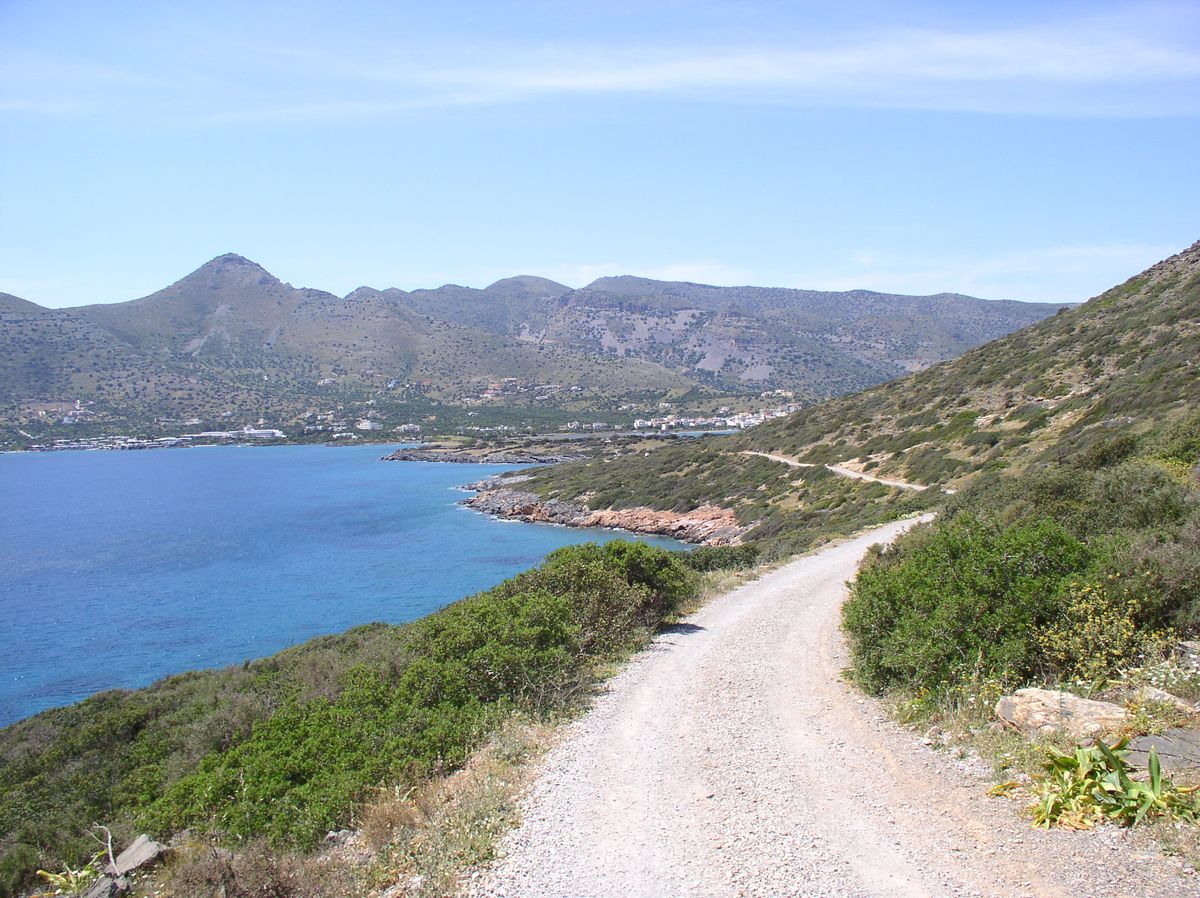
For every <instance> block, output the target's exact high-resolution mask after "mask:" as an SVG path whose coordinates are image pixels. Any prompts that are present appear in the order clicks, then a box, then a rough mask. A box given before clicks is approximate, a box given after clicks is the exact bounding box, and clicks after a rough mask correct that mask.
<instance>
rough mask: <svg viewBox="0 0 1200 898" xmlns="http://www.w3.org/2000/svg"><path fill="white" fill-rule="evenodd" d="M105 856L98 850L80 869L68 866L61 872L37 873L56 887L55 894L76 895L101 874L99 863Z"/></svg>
mask: <svg viewBox="0 0 1200 898" xmlns="http://www.w3.org/2000/svg"><path fill="white" fill-rule="evenodd" d="M102 857H104V852H103V851H98V852H96V854H94V855H93V856H92V859H91V860H90V861H88V862H87V863H86V864H84V865H83V866H82V867H80V868H79V869H78V870H72V869H71V868H70V867H66V868H65V869H64V870H63V871H62V872H61V873H50V872H49V871H47V870H38V871H37V875H38V876H40V877H41V878H42V879H44V880H45V881H46V883H47V884H48V885H49V886H50V887H51V888H52V889H54V891H53V892H52V893H51V894H53V895H74V894H76V893H78V892H82V891H83V890H84V889H86V888H87V887H88V886H90V885H91V884H92V883H93V882H95V880H96V878H97V877H98V876H99V875H100V868H99V866H98V865H99V863H100V859H101V858H102Z"/></svg>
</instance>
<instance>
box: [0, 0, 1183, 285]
mask: <svg viewBox="0 0 1200 898" xmlns="http://www.w3.org/2000/svg"><path fill="white" fill-rule="evenodd" d="M1198 159H1200V4H1196V3H1194V2H1189V3H1170V2H1168V3H1108V2H1105V0H1093V2H1078V3H1076V2H1061V3H1046V2H1044V0H1041V2H1025V0H1010V2H1007V3H1004V4H997V3H990V2H989V3H983V2H979V3H968V2H953V3H951V2H919V3H918V2H913V3H904V4H901V3H895V2H866V3H860V2H854V0H846V2H839V3H836V4H834V3H829V2H827V0H822V2H807V0H794V2H765V0H743V2H736V3H721V2H712V3H710V2H704V0H691V2H673V0H638V2H626V0H603V2H594V3H593V2H582V0H579V2H569V0H561V2H549V0H528V2H521V3H517V2H507V3H502V2H492V3H479V2H454V0H447V2H443V3H438V4H434V3H428V2H413V0H394V2H379V3H375V2H354V0H343V2H340V3H338V4H332V3H308V2H304V0H290V2H285V3H273V2H270V0H263V2H255V3H221V2H204V0H196V2H191V3H186V4H183V3H169V2H156V3H149V2H139V3H128V2H120V0H107V2H104V3H98V2H58V0H0V291H4V292H8V293H13V294H15V295H18V296H21V297H24V298H26V299H29V300H32V301H34V302H37V303H40V304H42V305H46V306H56V307H57V306H71V305H82V304H85V303H93V302H114V301H122V300H128V299H133V298H135V297H138V296H143V295H146V294H149V293H151V292H153V291H155V290H158V289H160V288H162V287H164V286H166V285H167V284H169V283H171V282H173V281H175V280H178V279H179V278H181V277H183V276H184V275H186V274H187V273H188V272H190V271H192V270H194V269H195V268H197V267H199V266H200V265H202V264H203V263H204V262H206V261H207V260H209V259H211V258H213V257H214V256H217V255H220V254H222V253H226V252H236V253H239V254H241V255H243V256H246V257H248V258H250V259H253V260H254V261H256V262H258V263H260V264H262V265H263V266H264V267H266V268H267V269H268V270H270V271H271V272H272V273H274V274H275V275H277V276H278V277H280V278H281V279H283V280H285V281H288V282H290V283H292V284H295V285H296V286H305V287H316V288H320V289H324V290H329V291H331V292H334V293H337V294H339V295H344V294H346V293H348V292H349V291H351V290H353V289H354V288H355V287H358V286H362V285H368V286H373V287H377V288H385V287H400V288H403V289H413V288H417V287H434V286H438V285H440V284H443V283H458V284H465V285H468V286H475V287H482V286H485V285H487V284H488V283H491V282H492V281H495V280H498V279H500V278H503V277H508V276H511V275H516V274H536V275H541V276H544V277H549V278H553V279H555V280H557V281H561V282H562V283H565V284H567V285H569V286H572V287H578V286H582V285H584V284H586V283H588V282H590V281H591V280H593V279H595V278H597V277H601V276H605V275H617V274H636V275H642V276H646V277H655V278H664V279H672V280H691V281H698V282H703V283H715V284H756V285H761V286H784V287H800V288H810V289H831V290H842V289H856V288H865V289H874V290H880V291H886V292H900V293H915V294H925V293H937V292H943V291H953V292H960V293H968V294H971V295H975V296H982V297H985V298H989V299H1020V300H1031V301H1033V300H1036V301H1048V302H1064V301H1067V302H1069V301H1081V300H1084V299H1087V298H1088V297H1090V296H1092V295H1095V294H1097V293H1099V292H1101V291H1103V290H1104V289H1106V288H1108V287H1110V286H1112V285H1114V284H1116V283H1119V282H1121V281H1123V280H1125V279H1126V278H1128V277H1130V276H1132V275H1134V274H1136V273H1137V272H1139V271H1140V270H1142V269H1143V268H1145V267H1147V266H1148V265H1150V264H1152V263H1154V262H1155V261H1158V260H1159V259H1161V258H1164V257H1166V256H1168V255H1170V254H1172V253H1174V252H1178V251H1179V250H1181V249H1183V248H1185V247H1187V246H1189V245H1190V244H1191V243H1193V242H1195V241H1196V240H1197V239H1200V176H1198V175H1197V165H1196V161H1197V160H1198Z"/></svg>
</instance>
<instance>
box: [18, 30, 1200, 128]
mask: <svg viewBox="0 0 1200 898" xmlns="http://www.w3.org/2000/svg"><path fill="white" fill-rule="evenodd" d="M1123 24H1127V23H1125V22H1118V23H1114V22H1113V21H1108V20H1106V21H1100V20H1096V21H1087V20H1083V21H1074V22H1059V23H1057V24H1055V25H1054V26H1043V27H1037V28H1021V29H992V30H976V31H957V32H955V31H945V30H931V29H911V28H910V29H892V30H886V31H877V32H874V33H860V34H858V35H855V36H852V37H845V36H842V37H836V38H834V37H825V38H822V39H821V40H820V41H819V42H818V41H815V40H814V41H812V42H811V44H810V45H808V46H803V45H799V46H796V45H787V46H784V45H782V44H781V43H780V42H774V43H772V42H769V41H768V42H764V43H758V44H755V45H749V46H747V45H743V46H741V47H736V48H729V47H727V46H692V47H680V46H666V47H664V46H660V45H654V46H643V47H640V48H639V47H631V46H612V45H605V46H587V45H576V46H561V45H560V46H554V47H551V48H544V47H522V48H513V47H511V46H504V47H489V46H482V47H475V48H472V49H471V50H470V51H468V50H466V49H463V48H458V49H457V50H455V49H454V48H446V47H438V48H428V49H427V50H426V51H425V52H424V53H422V52H420V51H417V52H411V53H409V52H405V53H400V52H391V53H377V52H366V51H365V50H364V51H362V52H342V53H339V54H329V53H325V54H320V53H314V52H312V51H311V50H310V49H308V48H303V47H295V48H289V47H277V48H274V52H265V51H264V52H262V53H258V54H255V55H254V56H253V57H248V56H244V55H242V54H240V53H239V54H232V62H233V64H232V65H228V63H229V62H230V61H231V60H230V58H229V57H230V55H231V54H228V53H224V54H222V53H221V52H219V51H220V50H221V49H222V48H216V49H213V48H210V49H211V50H212V52H210V53H208V54H207V55H205V53H204V52H203V48H201V49H200V51H198V53H197V55H196V56H194V57H191V58H183V59H180V60H176V61H173V62H171V63H170V64H169V65H168V66H167V71H166V72H156V74H155V77H154V78H153V79H150V80H149V81H147V79H146V78H145V77H143V76H142V75H141V74H140V73H139V72H138V71H135V70H132V69H131V71H129V72H121V71H112V70H111V69H109V68H107V67H106V68H105V69H104V70H102V71H100V72H97V71H94V70H92V69H91V68H89V67H88V66H87V65H86V64H82V63H79V62H77V61H64V62H63V63H62V64H61V65H58V66H56V65H54V64H53V63H52V62H50V61H48V60H45V59H37V60H30V59H21V58H20V57H19V56H18V57H11V56H10V58H9V60H8V62H6V63H3V64H0V108H7V109H9V110H15V109H20V110H25V111H31V110H37V109H41V110H42V111H44V112H45V113H46V114H63V113H64V112H71V111H77V110H78V109H79V108H80V107H81V106H84V105H89V104H90V106H91V107H92V108H93V109H95V111H102V110H104V109H107V108H110V107H113V106H132V107H135V108H137V107H155V106H157V107H170V109H171V110H174V111H173V112H171V113H170V116H171V117H176V118H183V119H187V120H192V121H202V122H212V121H218V120H237V119H239V118H251V117H262V116H266V117H270V118H273V119H295V120H309V119H312V120H336V119H341V118H364V117H368V118H369V117H386V116H396V115H402V114H405V113H407V112H411V111H412V110H416V109H425V108H430V107H442V106H445V107H450V106H461V105H465V104H474V105H489V104H502V103H513V102H522V101H529V100H536V99H539V98H549V97H557V96H600V95H659V96H680V97H686V98H689V99H709V98H711V99H719V100H723V101H730V100H732V101H738V100H745V101H770V102H785V103H795V104H820V105H836V104H842V105H851V106H882V107H896V108H927V109H947V110H975V111H981V112H993V113H1053V114H1072V115H1080V114H1083V115H1146V114H1150V115H1192V114H1197V113H1200V50H1198V49H1197V46H1196V43H1195V42H1194V41H1189V40H1188V39H1187V27H1191V25H1192V23H1191V22H1190V20H1189V21H1188V22H1187V23H1185V24H1186V25H1187V27H1185V28H1184V30H1183V33H1182V34H1181V35H1176V36H1170V35H1168V36H1163V34H1162V33H1150V32H1144V33H1139V32H1138V31H1137V30H1136V29H1130V28H1125V27H1118V26H1119V25H1123ZM1161 31H1162V29H1161V28H1160V32H1161ZM218 59H219V60H220V61H221V63H222V65H220V66H217V65H215V61H216V60H218ZM361 60H369V61H367V62H363V61H361ZM397 60H399V61H397ZM467 60H470V61H467ZM171 72H173V73H174V77H173V78H172V77H171V75H170V73H171ZM248 84H252V85H253V89H252V90H247V89H246V87H247V85H248ZM69 101H70V102H69ZM71 103H74V104H75V105H74V106H72V105H71Z"/></svg>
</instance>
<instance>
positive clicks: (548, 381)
mask: <svg viewBox="0 0 1200 898" xmlns="http://www.w3.org/2000/svg"><path fill="white" fill-rule="evenodd" d="M1055 308H1056V307H1054V306H1049V305H1034V304H1022V303H1011V302H985V301H983V300H976V299H972V298H970V297H961V296H950V295H941V296H934V297H901V296H891V295H883V294H870V293H865V292H861V291H860V292H856V293H847V294H830V293H814V292H810V291H796V290H770V289H763V288H757V287H737V288H725V287H707V286H704V285H698V284H679V283H668V282H659V281H650V280H645V279H641V278H629V277H620V278H605V279H601V280H599V281H596V282H595V283H593V284H591V285H589V286H588V287H586V288H584V289H582V290H571V289H570V288H568V287H565V286H564V285H562V284H558V283H555V282H554V281H549V280H546V279H544V278H537V277H530V276H521V277H513V278H506V279H504V280H501V281H497V282H496V283H494V284H492V285H491V286H489V287H487V288H485V289H483V290H475V289H472V288H468V287H459V286H455V285H446V286H443V287H439V288H437V289H435V290H415V291H412V292H405V291H403V290H396V289H387V290H375V289H372V288H369V287H360V288H359V289H357V290H355V291H353V292H352V293H350V294H349V295H348V296H346V297H344V298H341V297H338V296H335V295H333V294H331V293H326V292H324V291H321V290H313V289H306V288H296V287H293V286H292V285H290V284H287V283H284V282H283V281H281V280H279V279H278V278H277V277H275V276H274V275H273V274H271V273H270V272H268V271H267V270H266V269H264V268H263V267H262V266H260V265H258V264H256V263H254V262H252V261H250V260H248V259H245V258H243V257H241V256H238V255H234V254H227V255H224V256H220V257H218V258H216V259H213V260H212V261H210V262H208V263H206V264H205V265H203V266H201V267H200V268H199V269H197V270H196V271H194V272H192V273H191V274H189V275H187V276H186V277H184V278H182V279H181V280H179V281H177V282H175V283H174V284H172V285H170V286H169V287H166V288H164V289H163V290H159V291H158V292H156V293H153V294H151V295H149V296H146V297H143V298H141V299H136V300H132V301H130V302H125V303H114V304H108V305H92V306H84V307H81V308H74V309H56V310H51V309H43V308H41V307H40V306H37V305H35V304H34V303H30V302H28V301H26V300H23V299H20V298H18V297H13V296H8V295H4V296H2V297H0V321H2V322H3V324H4V327H3V329H2V330H0V349H3V350H4V352H3V353H2V355H3V356H4V357H5V362H4V363H3V364H2V365H0V427H3V428H4V429H5V430H6V431H7V434H8V442H10V443H13V444H16V445H21V444H23V443H24V442H28V441H29V439H31V438H34V437H36V438H38V439H41V440H48V439H51V438H54V437H59V438H62V437H69V436H81V435H82V436H87V435H94V434H97V433H104V432H130V431H135V432H138V433H143V434H154V435H159V434H160V433H169V432H174V431H171V430H170V428H171V427H172V426H174V425H175V424H178V423H179V422H183V421H189V422H191V423H192V426H194V427H201V428H205V427H207V428H212V429H228V428H229V426H230V422H232V424H233V426H239V425H241V424H244V423H248V422H252V421H261V422H263V423H266V424H270V425H272V426H277V427H283V428H287V429H288V430H289V433H291V432H295V431H296V430H298V429H303V428H304V427H307V428H308V430H309V431H310V432H316V433H320V432H322V431H323V430H329V431H336V430H339V429H345V428H346V427H348V426H351V425H352V424H353V422H354V421H355V420H357V419H360V418H371V419H375V420H378V421H379V422H381V424H383V425H384V426H397V425H402V424H415V423H421V422H436V425H435V429H441V430H446V429H453V428H456V427H463V426H464V425H466V424H467V423H468V422H469V420H470V419H472V418H474V419H476V420H475V421H471V422H470V423H471V424H472V426H476V427H479V426H483V427H485V428H486V427H490V428H495V427H497V426H500V425H507V426H514V425H516V426H522V427H524V426H530V427H535V428H538V429H546V428H551V429H552V428H554V427H558V426H561V425H562V424H564V423H566V422H567V421H570V420H571V419H572V418H591V419H600V420H604V421H608V422H614V421H617V422H620V421H624V423H625V424H628V423H630V422H632V421H633V419H634V418H635V417H637V416H638V415H639V414H641V415H644V416H649V415H651V414H652V413H655V412H656V411H657V410H658V409H659V408H660V403H662V402H666V403H667V406H666V407H667V408H671V409H675V410H677V411H682V412H692V413H696V412H700V411H703V410H708V411H710V412H711V410H713V409H715V408H716V407H718V406H720V405H722V404H727V405H728V404H730V403H732V404H733V405H735V406H738V407H739V408H741V407H743V406H744V405H745V403H748V402H754V401H757V397H758V394H759V393H760V392H762V391H764V390H766V389H783V390H786V391H788V392H789V393H791V396H792V398H793V400H794V401H800V402H812V401H817V400H820V399H824V398H827V397H829V396H833V395H837V394H840V393H844V392H847V391H849V390H854V389H859V388H862V387H864V386H867V385H870V384H875V383H879V382H881V381H884V380H886V379H888V378H891V377H894V376H896V375H897V374H900V373H903V372H904V371H906V370H915V369H919V368H922V367H925V366H927V365H928V364H930V363H932V362H934V361H937V360H940V359H943V358H948V357H950V356H953V355H956V354H958V353H960V352H962V351H963V350H964V349H967V348H969V347H970V346H973V345H976V344H978V343H979V342H982V341H983V340H986V339H989V338H991V337H993V336H996V335H997V334H1000V333H1006V332H1008V331H1011V330H1012V329H1014V328H1016V327H1019V326H1022V325H1024V324H1026V323H1028V322H1030V321H1033V320H1037V319H1040V318H1042V317H1044V316H1045V315H1048V314H1050V313H1051V312H1052V311H1053V310H1054V309H1055ZM739 397H741V398H740V399H739ZM739 403H741V404H740V405H739ZM745 407H748V406H745ZM164 428H166V430H164ZM176 430H178V427H176ZM25 434H32V437H30V436H25ZM18 435H19V436H18Z"/></svg>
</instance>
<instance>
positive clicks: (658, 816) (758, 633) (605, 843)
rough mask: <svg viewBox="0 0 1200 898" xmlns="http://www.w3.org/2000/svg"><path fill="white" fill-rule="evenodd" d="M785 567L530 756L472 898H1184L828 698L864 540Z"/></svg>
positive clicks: (704, 619)
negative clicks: (543, 752)
mask: <svg viewBox="0 0 1200 898" xmlns="http://www.w3.org/2000/svg"><path fill="white" fill-rule="evenodd" d="M910 524H911V522H909V523H904V522H901V523H894V524H889V525H886V526H884V527H881V528H878V529H877V530H874V531H872V532H870V533H868V534H867V535H864V536H861V537H859V538H856V539H853V540H848V541H846V542H843V543H840V544H837V545H834V546H832V547H829V548H826V549H824V550H822V551H820V552H819V553H816V554H813V555H809V556H806V557H803V558H800V559H799V560H797V561H794V562H792V563H790V564H788V565H787V566H786V567H782V568H779V569H778V570H776V571H774V572H772V573H770V574H768V575H766V576H765V577H763V578H761V579H759V580H757V581H755V582H753V583H750V584H748V585H746V586H743V587H741V588H740V589H738V590H736V591H734V592H731V593H729V594H727V595H725V596H722V597H721V598H719V599H717V600H716V601H714V602H712V603H711V604H709V605H708V606H707V607H705V608H704V609H703V610H702V611H701V612H699V613H698V614H696V615H695V616H693V617H692V618H690V619H689V620H688V622H687V623H686V624H684V625H682V626H680V627H678V628H676V629H675V630H673V631H671V632H668V633H665V634H663V635H662V636H660V637H659V638H658V639H656V640H655V642H654V644H653V645H652V646H651V648H650V649H648V650H647V651H646V652H643V653H642V654H641V655H639V656H638V657H637V658H636V659H634V661H633V662H632V663H631V664H630V665H629V666H628V667H627V668H626V669H625V670H624V671H622V672H621V673H620V674H619V675H618V676H616V677H615V678H614V679H613V680H612V681H610V684H609V688H608V690H607V691H606V693H605V694H604V695H603V696H601V697H600V698H599V699H598V700H597V702H596V704H595V706H594V708H593V709H592V710H591V711H590V712H589V713H588V714H587V715H585V716H584V717H582V718H580V719H579V720H578V721H576V722H574V723H573V724H571V725H570V726H569V727H568V728H567V731H566V733H565V734H564V738H563V740H562V742H561V743H560V744H559V745H558V746H556V747H555V748H554V749H553V750H552V751H551V752H550V753H549V755H547V757H546V759H545V761H544V765H543V769H542V771H541V772H540V774H539V776H538V778H537V780H536V782H535V784H534V786H533V787H532V789H531V791H530V793H529V794H528V795H527V796H526V798H525V800H524V803H523V805H522V819H523V823H522V825H521V826H520V827H519V828H518V829H516V830H514V831H513V832H511V833H510V834H509V835H508V836H507V837H506V838H505V840H504V842H503V843H502V845H501V853H500V856H499V858H498V860H497V861H496V862H494V864H493V866H492V867H491V868H490V869H486V870H482V871H476V872H475V873H474V874H473V876H472V877H471V878H470V879H469V881H468V882H467V883H466V887H467V891H468V892H469V893H470V894H471V895H474V896H499V895H503V896H508V898H673V896H704V898H708V896H714V898H715V896H742V895H745V896H830V898H833V896H856V898H857V896H926V895H928V896H943V895H944V896H959V895H962V896H966V895H974V896H1025V895H1029V896H1064V898H1066V896H1071V898H1075V896H1095V898H1100V896H1128V898H1151V896H1185V895H1186V896H1193V898H1194V896H1196V895H1197V894H1198V893H1200V878H1198V877H1196V876H1194V875H1191V874H1190V871H1188V870H1187V869H1186V868H1185V866H1184V865H1183V864H1182V863H1181V862H1179V861H1177V860H1174V859H1170V858H1165V857H1162V856H1161V855H1160V854H1159V853H1158V852H1157V850H1156V849H1155V848H1154V846H1153V844H1152V843H1149V842H1148V841H1146V840H1144V839H1143V838H1142V837H1140V836H1135V835H1130V834H1128V833H1126V832H1123V831H1118V830H1115V829H1105V830H1101V831H1097V832H1092V833H1073V832H1060V831H1054V832H1043V831H1039V830H1034V829H1032V828H1031V827H1030V825H1029V823H1028V822H1027V821H1026V820H1024V819H1022V818H1021V817H1020V815H1019V813H1018V808H1019V806H1018V805H1015V804H1014V803H1013V802H1012V801H1010V800H1006V799H998V798H988V797H986V795H985V791H986V788H987V785H988V783H989V780H988V777H987V771H986V770H984V769H982V767H981V765H979V764H978V763H972V762H964V761H957V760H955V759H954V758H952V757H951V756H949V755H948V754H946V753H944V752H938V751H935V750H934V749H931V748H928V747H926V746H925V745H923V744H922V743H921V740H920V738H919V737H918V736H916V735H914V734H912V733H910V732H908V731H906V730H904V729H902V728H901V727H899V726H897V725H895V724H893V723H892V722H890V721H889V720H888V719H887V718H886V716H885V715H884V713H883V712H882V710H881V709H880V707H879V706H878V704H877V703H876V702H874V701H872V700H870V699H864V698H863V697H861V696H860V695H859V694H857V693H856V692H855V691H854V690H853V689H852V688H850V687H848V686H847V685H846V684H844V683H843V681H842V679H841V677H840V672H841V671H842V670H843V669H844V668H845V667H846V664H847V658H846V651H845V647H844V644H843V641H842V638H841V635H840V631H839V614H838V610H839V606H840V604H841V602H842V600H843V598H844V596H845V586H844V583H845V581H846V580H847V579H848V578H850V577H851V576H852V575H853V573H854V570H855V568H856V566H857V564H858V562H859V560H860V559H861V558H862V556H863V554H864V552H865V551H866V549H867V548H868V546H870V545H871V544H872V543H877V542H883V541H887V540H889V539H892V538H893V537H894V536H896V535H897V534H898V533H900V532H901V531H902V530H904V529H905V528H906V527H907V526H910Z"/></svg>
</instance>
